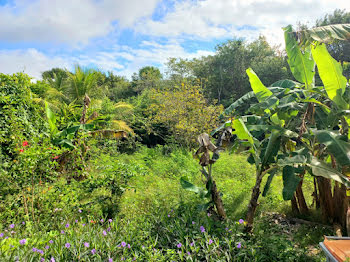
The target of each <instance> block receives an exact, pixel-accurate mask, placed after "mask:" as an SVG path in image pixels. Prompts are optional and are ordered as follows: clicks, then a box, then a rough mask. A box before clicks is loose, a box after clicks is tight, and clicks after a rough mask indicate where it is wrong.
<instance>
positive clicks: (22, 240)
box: [19, 239, 27, 245]
mask: <svg viewBox="0 0 350 262" xmlns="http://www.w3.org/2000/svg"><path fill="white" fill-rule="evenodd" d="M26 242H27V239H21V240H20V241H19V243H20V244H21V245H24V244H25V243H26Z"/></svg>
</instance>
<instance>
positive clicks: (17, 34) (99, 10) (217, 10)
mask: <svg viewBox="0 0 350 262" xmlns="http://www.w3.org/2000/svg"><path fill="white" fill-rule="evenodd" d="M336 8H340V9H346V10H347V11H349V10H350V4H349V3H348V0H334V1H333V0H254V1H253V0H245V1H241V0H200V1H199V0H197V1H195V0H182V1H173V0H164V1H161V0H128V1H125V0H124V1H123V0H0V72H3V73H14V72H18V71H24V72H26V73H28V74H29V75H31V76H32V77H35V78H36V79H40V75H41V72H43V71H45V70H48V69H51V68H52V67H62V68H67V69H72V68H73V66H74V64H76V63H79V64H81V65H83V66H93V67H98V68H100V69H101V70H103V71H113V72H114V73H116V74H119V75H124V76H126V77H130V76H131V75H132V73H134V72H137V71H138V70H139V69H140V68H141V67H143V66H146V65H154V66H158V67H159V68H160V69H161V70H162V71H163V70H164V64H165V63H166V61H167V59H168V58H169V57H182V58H194V57H201V56H205V55H210V54H213V53H214V52H215V46H216V45H217V44H219V43H222V42H224V41H226V40H228V39H232V38H237V37H242V38H245V39H247V41H251V40H254V39H255V38H257V37H258V36H259V35H265V36H266V38H267V40H268V41H269V42H270V43H271V44H273V45H276V44H281V46H282V47H283V32H282V30H281V28H282V27H283V26H285V25H288V24H296V22H297V21H301V22H304V23H308V24H309V25H312V24H313V23H314V21H315V20H316V19H317V18H320V17H322V16H324V15H325V14H326V13H330V12H333V10H334V9H336Z"/></svg>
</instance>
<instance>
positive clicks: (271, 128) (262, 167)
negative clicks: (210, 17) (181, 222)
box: [213, 25, 350, 231]
mask: <svg viewBox="0 0 350 262" xmlns="http://www.w3.org/2000/svg"><path fill="white" fill-rule="evenodd" d="M284 31H285V40H286V51H287V54H288V63H289V65H290V68H291V71H292V73H293V76H294V77H295V79H296V80H297V81H298V82H296V81H294V80H280V81H278V82H276V83H274V84H273V85H271V86H270V87H265V86H264V85H263V84H262V83H261V81H260V80H259V78H258V77H257V75H256V74H255V73H254V72H253V71H252V70H251V69H247V74H248V77H249V81H250V83H251V87H252V90H253V91H252V92H250V93H248V94H246V95H245V96H243V97H242V98H240V99H238V100H237V101H235V102H234V103H233V104H232V105H231V106H229V107H228V108H227V109H226V110H225V111H224V113H223V115H222V119H224V118H225V117H230V118H231V119H230V120H229V121H226V122H225V123H224V124H223V125H222V126H220V127H219V128H218V129H216V130H215V131H214V132H213V133H215V132H218V131H220V130H223V129H225V128H227V127H231V128H232V129H233V132H232V134H234V135H235V136H236V138H237V139H236V140H237V141H239V143H240V144H241V145H243V146H244V147H246V148H248V151H249V153H250V155H249V158H248V161H250V162H251V163H253V164H255V166H256V184H255V186H254V188H253V190H252V196H251V201H250V204H249V206H248V214H247V230H248V231H251V229H252V227H253V220H254V215H255V210H256V207H257V205H258V198H259V196H260V194H261V192H260V187H261V182H262V179H263V177H264V176H265V175H266V174H270V175H269V177H268V179H267V182H266V184H265V187H264V191H263V195H266V193H267V191H268V188H269V186H270V183H271V181H272V179H273V177H274V176H275V174H276V172H277V171H278V170H281V171H282V177H283V184H284V186H283V191H282V195H283V198H284V199H285V200H293V199H294V200H295V192H298V190H297V188H298V187H300V189H301V186H300V185H301V183H302V178H303V176H304V175H305V174H307V173H309V174H311V175H313V176H316V177H317V181H318V182H319V183H318V185H319V191H320V196H321V198H322V202H323V204H324V205H327V204H329V203H330V204H332V203H331V202H330V199H329V193H327V192H325V191H327V190H326V189H325V188H326V186H327V183H328V185H329V181H330V180H329V179H332V180H334V181H335V185H336V188H335V191H334V192H337V193H335V195H334V199H336V200H341V201H342V203H343V202H344V201H345V202H344V203H345V204H346V201H348V200H347V198H346V196H345V195H344V192H345V188H349V187H350V182H349V179H348V178H347V177H346V174H347V173H346V172H347V171H346V172H345V171H344V170H350V168H349V167H350V160H349V156H350V150H349V149H350V143H349V142H348V139H349V132H348V126H349V119H350V117H349V114H350V111H349V102H350V99H349V97H350V96H349V86H348V83H347V81H346V79H345V77H344V76H342V68H341V66H340V64H339V63H338V62H337V61H335V60H334V59H333V58H332V57H331V56H330V55H329V53H328V51H327V49H326V46H325V45H324V44H322V42H327V41H329V39H338V40H345V39H347V40H348V39H350V26H349V25H335V26H327V27H322V28H315V29H312V30H306V31H299V32H294V31H293V29H292V27H291V26H288V27H286V28H284ZM315 66H317V68H318V72H319V75H320V77H321V80H322V82H323V86H315V84H314V74H315ZM249 101H252V102H253V103H252V104H251V106H250V108H249V109H248V111H247V113H248V114H247V115H243V116H242V115H239V114H237V112H239V111H240V110H237V109H238V108H239V106H241V105H242V104H243V103H247V102H249ZM256 101H258V103H254V102H256ZM337 130H338V131H337ZM340 185H341V186H340ZM336 189H337V190H336ZM338 189H339V190H338ZM330 193H331V192H330ZM331 196H332V195H331ZM344 199H345V200H344ZM298 200H299V199H298ZM343 200H344V201H343ZM326 202H327V203H326ZM338 202H339V201H338ZM299 204H300V203H299ZM337 208H338V209H341V207H339V205H338V206H336V205H334V207H333V208H332V209H331V210H330V211H329V212H328V215H333V217H334V218H336V216H334V214H335V213H336V211H338V210H336V209H337ZM341 211H342V212H340V213H342V214H344V212H343V210H341ZM345 213H346V212H345ZM348 213H349V212H348ZM337 219H338V221H340V220H341V221H344V217H341V218H337ZM348 230H350V229H348Z"/></svg>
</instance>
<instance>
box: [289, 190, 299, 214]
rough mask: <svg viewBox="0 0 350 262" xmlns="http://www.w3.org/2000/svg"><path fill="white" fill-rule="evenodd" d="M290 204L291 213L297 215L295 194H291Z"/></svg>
mask: <svg viewBox="0 0 350 262" xmlns="http://www.w3.org/2000/svg"><path fill="white" fill-rule="evenodd" d="M291 204H292V213H293V214H294V215H299V214H300V211H299V207H298V203H297V199H296V198H295V194H294V195H293V198H292V199H291Z"/></svg>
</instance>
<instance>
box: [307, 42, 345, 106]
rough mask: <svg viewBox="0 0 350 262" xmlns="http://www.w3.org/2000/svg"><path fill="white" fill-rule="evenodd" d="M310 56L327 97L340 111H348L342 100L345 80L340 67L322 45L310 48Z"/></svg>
mask: <svg viewBox="0 0 350 262" xmlns="http://www.w3.org/2000/svg"><path fill="white" fill-rule="evenodd" d="M312 56H313V58H314V59H315V62H316V64H317V68H318V72H319V74H320V77H321V79H322V82H323V84H324V88H325V89H326V92H327V95H328V97H329V98H330V99H331V100H333V101H334V103H335V104H336V105H337V106H338V107H339V108H340V109H348V108H349V106H348V105H347V104H346V102H345V101H344V99H343V98H342V96H343V94H344V92H345V88H346V83H347V80H346V78H345V77H344V76H343V75H342V71H343V70H342V67H341V65H340V64H339V63H338V62H337V61H336V60H334V58H332V57H331V55H330V54H329V53H328V51H327V48H326V46H325V45H324V44H321V45H317V46H316V47H313V48H312Z"/></svg>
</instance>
